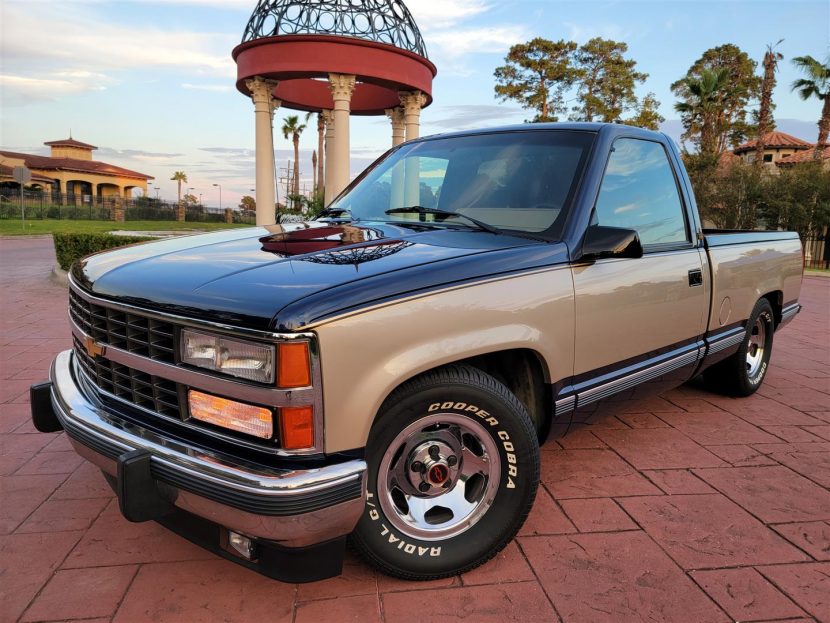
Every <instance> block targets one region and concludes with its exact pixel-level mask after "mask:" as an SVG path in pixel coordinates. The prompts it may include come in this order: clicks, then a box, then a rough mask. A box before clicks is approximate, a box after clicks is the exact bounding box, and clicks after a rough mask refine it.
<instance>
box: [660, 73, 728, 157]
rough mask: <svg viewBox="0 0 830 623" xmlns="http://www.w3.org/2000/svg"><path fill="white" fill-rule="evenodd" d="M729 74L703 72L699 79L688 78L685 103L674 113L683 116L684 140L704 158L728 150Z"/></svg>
mask: <svg viewBox="0 0 830 623" xmlns="http://www.w3.org/2000/svg"><path fill="white" fill-rule="evenodd" d="M730 89H731V87H730V82H729V71H728V70H727V69H725V68H723V69H719V70H717V71H714V70H711V69H703V70H702V71H701V72H700V77H697V76H687V77H686V78H685V79H684V80H683V90H684V92H685V94H686V95H685V99H684V100H683V101H680V102H677V103H676V104H675V105H674V109H675V110H676V111H677V112H679V113H680V117H681V119H682V121H683V126H684V127H685V128H686V132H685V133H684V134H683V138H684V139H690V140H692V141H693V142H694V143H695V144H696V145H697V147H698V151H700V152H701V153H703V154H714V155H717V154H720V153H723V151H724V150H725V149H726V144H725V140H724V139H725V134H724V133H723V132H722V130H723V116H724V112H723V111H724V107H725V105H726V104H725V102H726V101H727V100H728V99H729V98H730V97H731V95H730Z"/></svg>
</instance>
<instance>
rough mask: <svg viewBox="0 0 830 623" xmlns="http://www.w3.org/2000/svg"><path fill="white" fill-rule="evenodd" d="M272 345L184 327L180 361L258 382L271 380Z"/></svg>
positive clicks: (273, 352)
mask: <svg viewBox="0 0 830 623" xmlns="http://www.w3.org/2000/svg"><path fill="white" fill-rule="evenodd" d="M274 359H275V349H274V347H273V346H271V345H267V344H258V343H256V342H247V341H244V340H236V339H232V338H227V337H223V336H220V335H212V334H210V333H202V332H200V331H193V330H192V329H183V330H182V333H181V361H182V363H186V364H188V365H191V366H196V367H198V368H204V369H206V370H213V371H214V372H221V373H223V374H228V375H230V376H235V377H237V378H241V379H247V380H249V381H257V382H259V383H273V382H274Z"/></svg>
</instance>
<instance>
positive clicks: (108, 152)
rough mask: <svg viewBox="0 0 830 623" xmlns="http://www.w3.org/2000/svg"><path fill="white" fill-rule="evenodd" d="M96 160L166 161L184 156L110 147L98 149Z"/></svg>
mask: <svg viewBox="0 0 830 623" xmlns="http://www.w3.org/2000/svg"><path fill="white" fill-rule="evenodd" d="M95 156H96V158H98V159H101V158H107V157H116V158H135V159H137V160H167V159H169V158H182V157H184V154H172V153H163V152H155V151H143V150H141V149H113V148H112V147H99V148H98V151H96V152H95Z"/></svg>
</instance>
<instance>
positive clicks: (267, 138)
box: [245, 76, 280, 226]
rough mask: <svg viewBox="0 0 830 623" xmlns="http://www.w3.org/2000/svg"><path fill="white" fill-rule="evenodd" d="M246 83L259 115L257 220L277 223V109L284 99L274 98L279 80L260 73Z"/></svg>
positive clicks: (257, 120)
mask: <svg viewBox="0 0 830 623" xmlns="http://www.w3.org/2000/svg"><path fill="white" fill-rule="evenodd" d="M245 85H246V86H247V87H248V90H249V91H250V92H251V99H253V100H254V114H255V115H256V224H257V225H259V226H261V225H273V224H274V222H275V221H276V216H275V204H276V199H275V196H274V182H275V179H274V177H275V171H274V130H273V121H274V111H275V110H276V109H277V108H279V107H280V101H279V100H277V99H275V98H274V89H275V88H276V86H277V83H276V82H275V81H273V80H265V79H264V78H260V77H259V76H257V77H256V78H254V79H253V80H246V81H245Z"/></svg>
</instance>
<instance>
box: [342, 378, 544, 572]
mask: <svg viewBox="0 0 830 623" xmlns="http://www.w3.org/2000/svg"><path fill="white" fill-rule="evenodd" d="M367 462H368V464H369V472H368V485H367V487H368V501H367V504H366V512H365V513H364V515H363V517H362V518H361V520H360V522H359V523H358V526H357V528H356V529H355V532H354V534H353V537H352V540H353V543H354V545H355V547H356V548H357V550H358V551H359V552H360V553H361V554H362V555H363V556H364V557H365V558H366V559H367V560H368V561H369V562H370V563H372V564H373V565H374V566H376V567H378V568H379V569H380V570H381V571H383V572H385V573H387V574H390V575H394V576H397V577H402V578H406V579H416V580H427V579H435V578H440V577H445V576H448V575H454V574H456V573H461V572H464V571H466V570H469V569H472V568H473V567H476V566H478V565H480V564H482V563H483V562H485V561H487V560H488V559H490V558H491V557H493V556H494V555H495V554H496V553H498V552H499V551H500V550H501V549H502V548H504V547H505V545H507V543H508V542H509V541H510V539H512V538H513V536H514V535H515V534H516V532H517V531H518V530H519V528H520V527H521V525H522V523H523V522H524V520H525V518H526V517H527V514H528V513H529V512H530V508H531V506H532V504H533V500H534V498H535V496H536V487H537V485H538V482H539V446H538V442H537V440H536V432H535V429H534V426H533V422H532V420H531V419H530V416H529V415H528V413H527V411H526V409H525V408H524V406H523V405H522V404H521V403H520V402H519V401H518V400H517V399H516V397H515V396H514V395H513V394H512V393H511V392H510V391H509V390H508V389H507V388H506V387H505V386H504V385H502V384H501V383H499V382H498V381H497V380H495V379H494V378H493V377H491V376H489V375H487V374H485V373H483V372H481V371H480V370H478V369H476V368H473V367H471V366H463V365H457V366H448V367H446V368H442V369H440V370H436V371H434V372H430V373H427V374H425V375H423V376H421V377H419V378H417V379H414V380H412V381H410V382H409V383H406V384H405V385H403V386H402V387H401V388H399V389H398V390H396V391H395V392H394V393H393V395H392V396H390V398H389V399H388V400H387V401H386V403H385V405H384V409H383V411H382V413H381V415H380V416H379V418H378V420H377V422H376V423H375V425H374V427H373V428H372V432H371V434H370V438H369V444H368V447H367Z"/></svg>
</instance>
